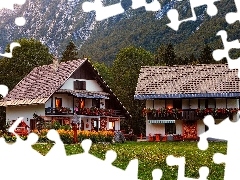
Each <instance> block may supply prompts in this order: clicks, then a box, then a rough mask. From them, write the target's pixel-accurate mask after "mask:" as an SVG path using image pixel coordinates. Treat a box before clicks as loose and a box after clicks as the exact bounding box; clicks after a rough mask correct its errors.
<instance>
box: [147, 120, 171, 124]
mask: <svg viewBox="0 0 240 180" xmlns="http://www.w3.org/2000/svg"><path fill="white" fill-rule="evenodd" d="M148 122H149V123H150V124H168V123H175V120H148Z"/></svg>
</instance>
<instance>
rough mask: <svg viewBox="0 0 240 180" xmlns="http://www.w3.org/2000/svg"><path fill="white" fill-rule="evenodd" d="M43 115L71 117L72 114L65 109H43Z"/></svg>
mask: <svg viewBox="0 0 240 180" xmlns="http://www.w3.org/2000/svg"><path fill="white" fill-rule="evenodd" d="M45 115H73V112H72V111H71V110H70V109H65V108H61V109H58V108H51V107H48V108H45Z"/></svg>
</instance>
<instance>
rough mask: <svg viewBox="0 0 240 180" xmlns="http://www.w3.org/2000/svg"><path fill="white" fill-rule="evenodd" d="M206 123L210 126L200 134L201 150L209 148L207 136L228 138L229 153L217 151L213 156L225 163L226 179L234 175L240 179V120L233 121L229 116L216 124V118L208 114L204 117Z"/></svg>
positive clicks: (199, 144) (216, 161) (218, 162)
mask: <svg viewBox="0 0 240 180" xmlns="http://www.w3.org/2000/svg"><path fill="white" fill-rule="evenodd" d="M238 115H239V114H238ZM204 124H205V125H207V126H208V127H209V130H208V131H206V132H204V133H203V134H201V135H200V136H199V137H200V141H199V142H198V148H199V149H201V150H206V149H207V148H208V140H207V138H218V139H222V140H227V154H226V155H223V154H221V153H216V154H214V156H213V161H214V162H215V163H216V164H220V163H225V172H224V180H230V179H232V178H233V177H234V179H240V173H239V165H240V154H239V152H240V146H239V143H238V142H239V139H240V134H239V129H240V121H237V122H231V121H230V120H229V118H226V119H225V120H223V121H222V122H221V123H219V124H217V125H216V124H215V123H214V118H213V117H212V116H211V115H208V116H206V117H205V118H204ZM227 130H229V131H227Z"/></svg>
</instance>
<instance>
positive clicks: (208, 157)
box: [33, 142, 227, 180]
mask: <svg viewBox="0 0 240 180" xmlns="http://www.w3.org/2000/svg"><path fill="white" fill-rule="evenodd" d="M51 147H52V145H51V144H36V145H34V146H33V148H34V149H36V150H37V151H39V152H40V153H41V154H43V155H45V154H47V152H48V151H49V150H50V148H51ZM65 148H66V152H67V155H71V154H78V153H82V152H83V150H82V148H81V146H80V145H79V144H78V145H65ZM110 149H112V150H114V151H116V153H117V155H118V156H117V160H116V161H115V162H114V163H113V165H115V166H117V167H119V168H121V169H126V167H127V165H128V163H129V161H130V160H132V159H134V158H137V159H138V160H139V167H138V169H139V171H138V176H139V179H142V180H152V171H153V170H154V169H156V168H160V169H162V170H163V177H162V179H161V180H172V179H177V174H178V173H177V171H178V167H177V166H168V165H167V163H166V157H167V156H168V155H174V156H176V157H183V156H184V157H185V160H186V167H185V176H186V177H190V178H198V177H199V173H198V170H199V168H200V167H202V166H207V167H208V168H209V170H210V173H209V176H208V179H209V180H221V179H223V177H224V164H215V163H214V162H213V155H214V154H215V153H217V152H218V153H223V154H226V151H227V144H226V142H210V143H209V148H208V149H207V150H206V151H201V150H199V149H198V147H197V142H158V143H156V142H126V143H123V144H109V145H106V144H105V145H104V144H93V145H92V147H91V149H90V153H91V154H93V155H94V156H96V157H98V158H100V159H104V158H105V153H106V151H107V150H110Z"/></svg>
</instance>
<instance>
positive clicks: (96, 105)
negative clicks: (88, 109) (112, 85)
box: [92, 99, 100, 108]
mask: <svg viewBox="0 0 240 180" xmlns="http://www.w3.org/2000/svg"><path fill="white" fill-rule="evenodd" d="M92 106H93V107H96V108H100V99H92Z"/></svg>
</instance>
